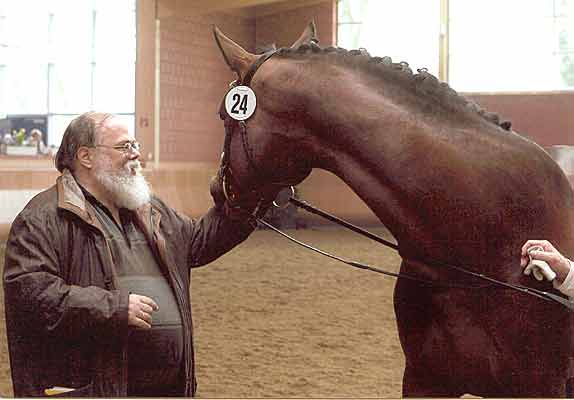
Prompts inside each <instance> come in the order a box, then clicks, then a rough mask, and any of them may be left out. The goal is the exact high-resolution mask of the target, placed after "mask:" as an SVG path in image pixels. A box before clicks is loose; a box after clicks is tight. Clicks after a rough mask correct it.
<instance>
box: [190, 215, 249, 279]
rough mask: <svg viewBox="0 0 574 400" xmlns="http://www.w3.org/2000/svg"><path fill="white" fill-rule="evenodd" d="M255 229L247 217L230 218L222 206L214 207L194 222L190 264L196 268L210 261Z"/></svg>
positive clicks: (245, 237) (231, 247) (241, 240)
mask: <svg viewBox="0 0 574 400" xmlns="http://www.w3.org/2000/svg"><path fill="white" fill-rule="evenodd" d="M254 229H255V227H254V225H253V224H251V223H250V222H249V220H248V219H247V218H243V219H238V218H230V217H228V216H226V214H225V212H224V211H223V210H222V209H221V208H219V207H212V208H211V209H210V210H209V211H208V212H207V214H205V215H204V216H203V217H201V218H200V219H199V220H197V221H195V222H192V227H191V240H190V248H189V258H188V259H189V265H190V266H191V267H192V268H194V267H199V266H201V265H205V264H208V263H210V262H211V261H213V260H215V259H217V258H218V257H220V256H221V255H223V254H225V253H227V252H228V251H230V250H231V249H233V248H234V247H235V246H237V245H238V244H239V243H241V242H243V241H244V240H245V239H247V237H248V236H249V235H250V234H251V232H253V230H254Z"/></svg>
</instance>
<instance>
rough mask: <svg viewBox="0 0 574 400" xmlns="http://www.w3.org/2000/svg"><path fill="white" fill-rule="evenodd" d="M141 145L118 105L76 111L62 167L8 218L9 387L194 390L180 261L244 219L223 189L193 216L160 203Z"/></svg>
mask: <svg viewBox="0 0 574 400" xmlns="http://www.w3.org/2000/svg"><path fill="white" fill-rule="evenodd" d="M139 150H140V149H139V144H138V143H137V142H136V141H135V140H134V138H133V137H132V136H131V135H130V134H129V133H128V130H127V128H126V127H125V126H124V125H123V124H122V123H121V121H119V120H118V118H117V117H115V116H113V115H109V114H101V113H95V112H89V113H85V114H83V115H81V116H79V117H78V118H76V119H74V120H73V121H72V122H71V123H70V125H69V126H68V128H67V129H66V132H65V134H64V137H63V139H62V144H61V147H60V149H59V151H58V153H57V155H56V160H55V162H56V167H57V169H58V170H59V171H60V172H61V176H60V177H59V178H58V180H57V182H56V184H55V185H54V186H53V187H51V188H50V189H48V190H46V191H44V192H42V193H40V194H38V195H37V196H36V197H35V198H33V199H32V200H31V201H30V202H29V203H28V204H27V205H26V207H25V208H24V210H23V211H22V212H21V213H20V214H19V215H18V216H17V218H16V219H15V221H14V223H13V224H12V227H11V231H10V236H9V239H8V242H7V247H6V259H5V267H4V268H5V270H4V291H5V303H6V325H7V333H8V342H9V349H10V359H11V370H12V380H13V385H14V395H15V396H16V397H24V396H33V397H41V396H44V395H46V394H50V393H55V392H54V391H57V393H61V392H66V394H65V395H66V396H70V397H83V396H87V397H100V396H102V397H125V396H146V397H152V396H192V395H193V394H194V393H195V388H196V383H195V376H194V359H193V343H192V318H191V305H190V298H189V287H190V277H189V269H190V268H193V267H197V266H201V265H204V264H207V263H209V262H210V261H212V260H214V259H216V258H217V257H219V256H220V255H222V254H224V253H226V252H227V251H229V250H230V249H232V248H233V247H234V246H235V245H237V244H238V243H240V242H242V241H243V240H244V239H246V238H247V236H248V235H249V234H250V233H251V232H252V230H253V226H252V224H250V223H249V220H248V218H247V217H245V215H248V213H245V212H241V213H239V214H238V215H234V214H233V213H232V212H228V211H229V210H230V208H229V207H227V205H226V204H222V202H221V201H218V202H217V203H219V204H216V206H215V207H213V208H212V209H211V210H209V212H208V213H207V214H206V215H205V216H203V217H202V218H201V219H199V220H198V221H196V222H195V221H192V220H190V219H188V218H186V217H185V216H183V215H180V214H179V213H177V212H176V211H174V210H173V209H171V208H169V207H167V206H166V205H165V204H164V203H163V202H162V201H161V200H159V199H158V198H157V197H154V196H152V195H151V194H150V188H149V186H148V184H147V182H146V180H145V179H144V177H143V175H142V174H141V165H140V161H139V158H140V153H139ZM212 194H213V192H212ZM217 198H218V197H217ZM245 208H246V209H248V206H245ZM71 389H73V390H72V391H69V390H71Z"/></svg>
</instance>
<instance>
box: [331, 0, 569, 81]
mask: <svg viewBox="0 0 574 400" xmlns="http://www.w3.org/2000/svg"><path fill="white" fill-rule="evenodd" d="M445 3H447V4H448V7H449V10H448V19H447V18H446V17H444V18H443V20H441V14H440V7H441V0H418V1H417V0H408V1H401V2H399V1H390V0H388V1H387V0H379V1H377V0H339V2H338V7H339V11H338V13H339V21H338V23H339V25H338V26H339V28H338V37H339V45H340V46H342V47H346V48H358V47H365V48H366V49H367V50H369V52H370V53H371V54H372V55H389V56H391V57H393V60H395V61H401V60H405V61H407V62H409V64H410V65H411V67H413V69H415V68H419V67H422V66H425V67H427V68H428V69H429V71H430V72H431V73H433V74H434V75H437V76H438V74H437V70H438V65H439V63H441V64H443V65H446V61H447V60H441V59H439V34H440V32H439V27H440V26H441V25H442V26H443V27H445V29H443V32H448V52H445V54H448V80H449V84H450V85H451V86H452V87H453V88H455V89H456V90H458V91H464V92H472V91H481V92H485V91H488V92H501V91H507V92H510V91H549V90H568V89H574V0H532V1H523V0H504V1H499V0H480V1H479V0H474V1H472V0H449V1H447V2H443V4H445ZM445 58H446V57H445Z"/></svg>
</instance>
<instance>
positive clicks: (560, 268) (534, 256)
mask: <svg viewBox="0 0 574 400" xmlns="http://www.w3.org/2000/svg"><path fill="white" fill-rule="evenodd" d="M520 257H521V258H520V265H521V266H522V267H526V268H525V270H524V273H525V274H527V275H529V274H530V273H532V272H534V275H536V272H535V271H533V270H532V269H540V268H541V267H540V266H539V265H540V264H538V265H537V264H536V263H533V262H532V260H534V261H536V260H538V261H543V262H545V263H546V264H547V266H548V267H549V268H550V269H551V270H552V271H553V272H554V274H552V275H550V277H551V278H552V276H555V278H552V279H550V280H552V284H553V285H554V287H555V288H556V289H558V290H559V291H561V292H562V293H564V294H565V295H567V296H568V297H570V298H574V262H572V261H571V260H569V259H568V258H566V257H565V256H563V255H562V254H561V253H560V252H559V251H558V250H557V249H556V248H555V247H554V246H553V245H552V243H550V242H549V241H548V240H528V241H527V242H526V243H524V245H523V246H522V249H521V252H520ZM543 265H544V264H542V266H543ZM531 266H532V267H531ZM542 268H543V267H542ZM538 276H539V277H540V280H542V279H543V278H544V277H546V278H547V279H548V278H549V277H548V275H547V274H545V273H543V272H541V273H539V274H538Z"/></svg>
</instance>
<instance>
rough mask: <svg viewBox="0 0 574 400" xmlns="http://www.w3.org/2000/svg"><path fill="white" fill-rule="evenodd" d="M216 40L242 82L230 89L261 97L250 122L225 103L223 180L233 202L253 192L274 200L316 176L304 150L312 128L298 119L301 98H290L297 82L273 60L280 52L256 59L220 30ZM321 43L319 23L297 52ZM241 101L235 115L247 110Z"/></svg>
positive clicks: (299, 42)
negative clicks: (275, 195) (244, 88)
mask: <svg viewBox="0 0 574 400" xmlns="http://www.w3.org/2000/svg"><path fill="white" fill-rule="evenodd" d="M214 35H215V40H216V42H217V44H218V46H219V49H220V50H221V53H222V54H223V57H224V59H225V61H226V62H227V65H228V66H229V68H230V69H231V70H232V71H234V72H235V73H236V74H237V78H238V79H237V80H236V81H234V82H232V84H231V85H230V86H231V87H235V86H247V87H249V88H251V90H252V91H253V93H254V95H255V96H256V108H255V111H254V112H253V114H252V115H251V116H250V117H249V118H248V119H245V120H237V119H235V118H233V115H230V112H228V109H226V106H225V99H224V100H223V102H222V105H221V108H220V116H221V118H222V119H223V120H224V121H225V130H226V138H225V145H224V152H223V154H222V160H221V163H222V164H221V168H220V172H219V174H218V177H219V179H220V181H219V186H220V187H221V189H222V191H223V194H224V197H225V198H226V199H227V200H231V201H232V202H233V201H234V200H236V198H237V197H243V196H249V193H255V192H257V193H258V194H259V195H261V194H262V193H265V194H267V195H269V194H273V193H277V192H278V191H279V190H280V189H282V188H283V187H287V186H292V185H296V184H298V183H300V182H301V181H302V180H303V179H305V178H306V177H307V176H308V175H309V173H310V172H311V166H310V165H309V161H308V158H306V157H305V145H304V140H305V139H304V136H305V132H304V131H305V129H308V127H307V128H306V127H305V124H304V121H302V120H300V118H299V117H297V115H300V113H295V112H294V111H295V110H296V109H297V108H301V107H302V105H301V104H298V103H297V100H296V95H290V93H296V90H291V87H292V86H295V85H296V84H297V83H296V82H290V81H289V79H288V77H287V75H286V74H285V72H284V68H282V65H281V63H280V62H276V61H275V59H273V58H272V56H273V55H274V54H275V53H276V52H277V50H276V49H274V48H272V49H271V50H269V51H267V52H266V53H264V54H262V55H256V54H252V53H250V52H248V51H246V50H245V49H243V48H242V47H241V46H240V45H238V44H237V43H235V42H234V41H232V40H231V39H229V38H228V37H226V36H225V35H224V34H223V33H222V32H221V31H220V30H219V29H218V28H217V27H214ZM316 42H317V38H316V36H315V24H314V23H310V24H309V25H308V26H307V27H306V29H305V30H304V32H303V33H302V34H301V36H300V38H299V39H298V40H297V41H296V42H295V43H294V44H293V45H292V46H291V47H292V48H298V47H299V46H301V45H302V44H311V43H314V44H315V45H316ZM268 60H269V61H268ZM286 78H287V81H286ZM230 94H231V93H230ZM227 97H228V98H231V96H227ZM249 101H250V102H251V101H252V98H251V97H250V98H249ZM241 102H242V98H241V96H240V95H238V96H236V98H235V104H233V107H235V110H241V107H242V103H241ZM245 104H246V103H245ZM245 104H243V106H245ZM233 107H232V108H231V110H232V111H231V112H234V111H233V110H234V108H233Z"/></svg>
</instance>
